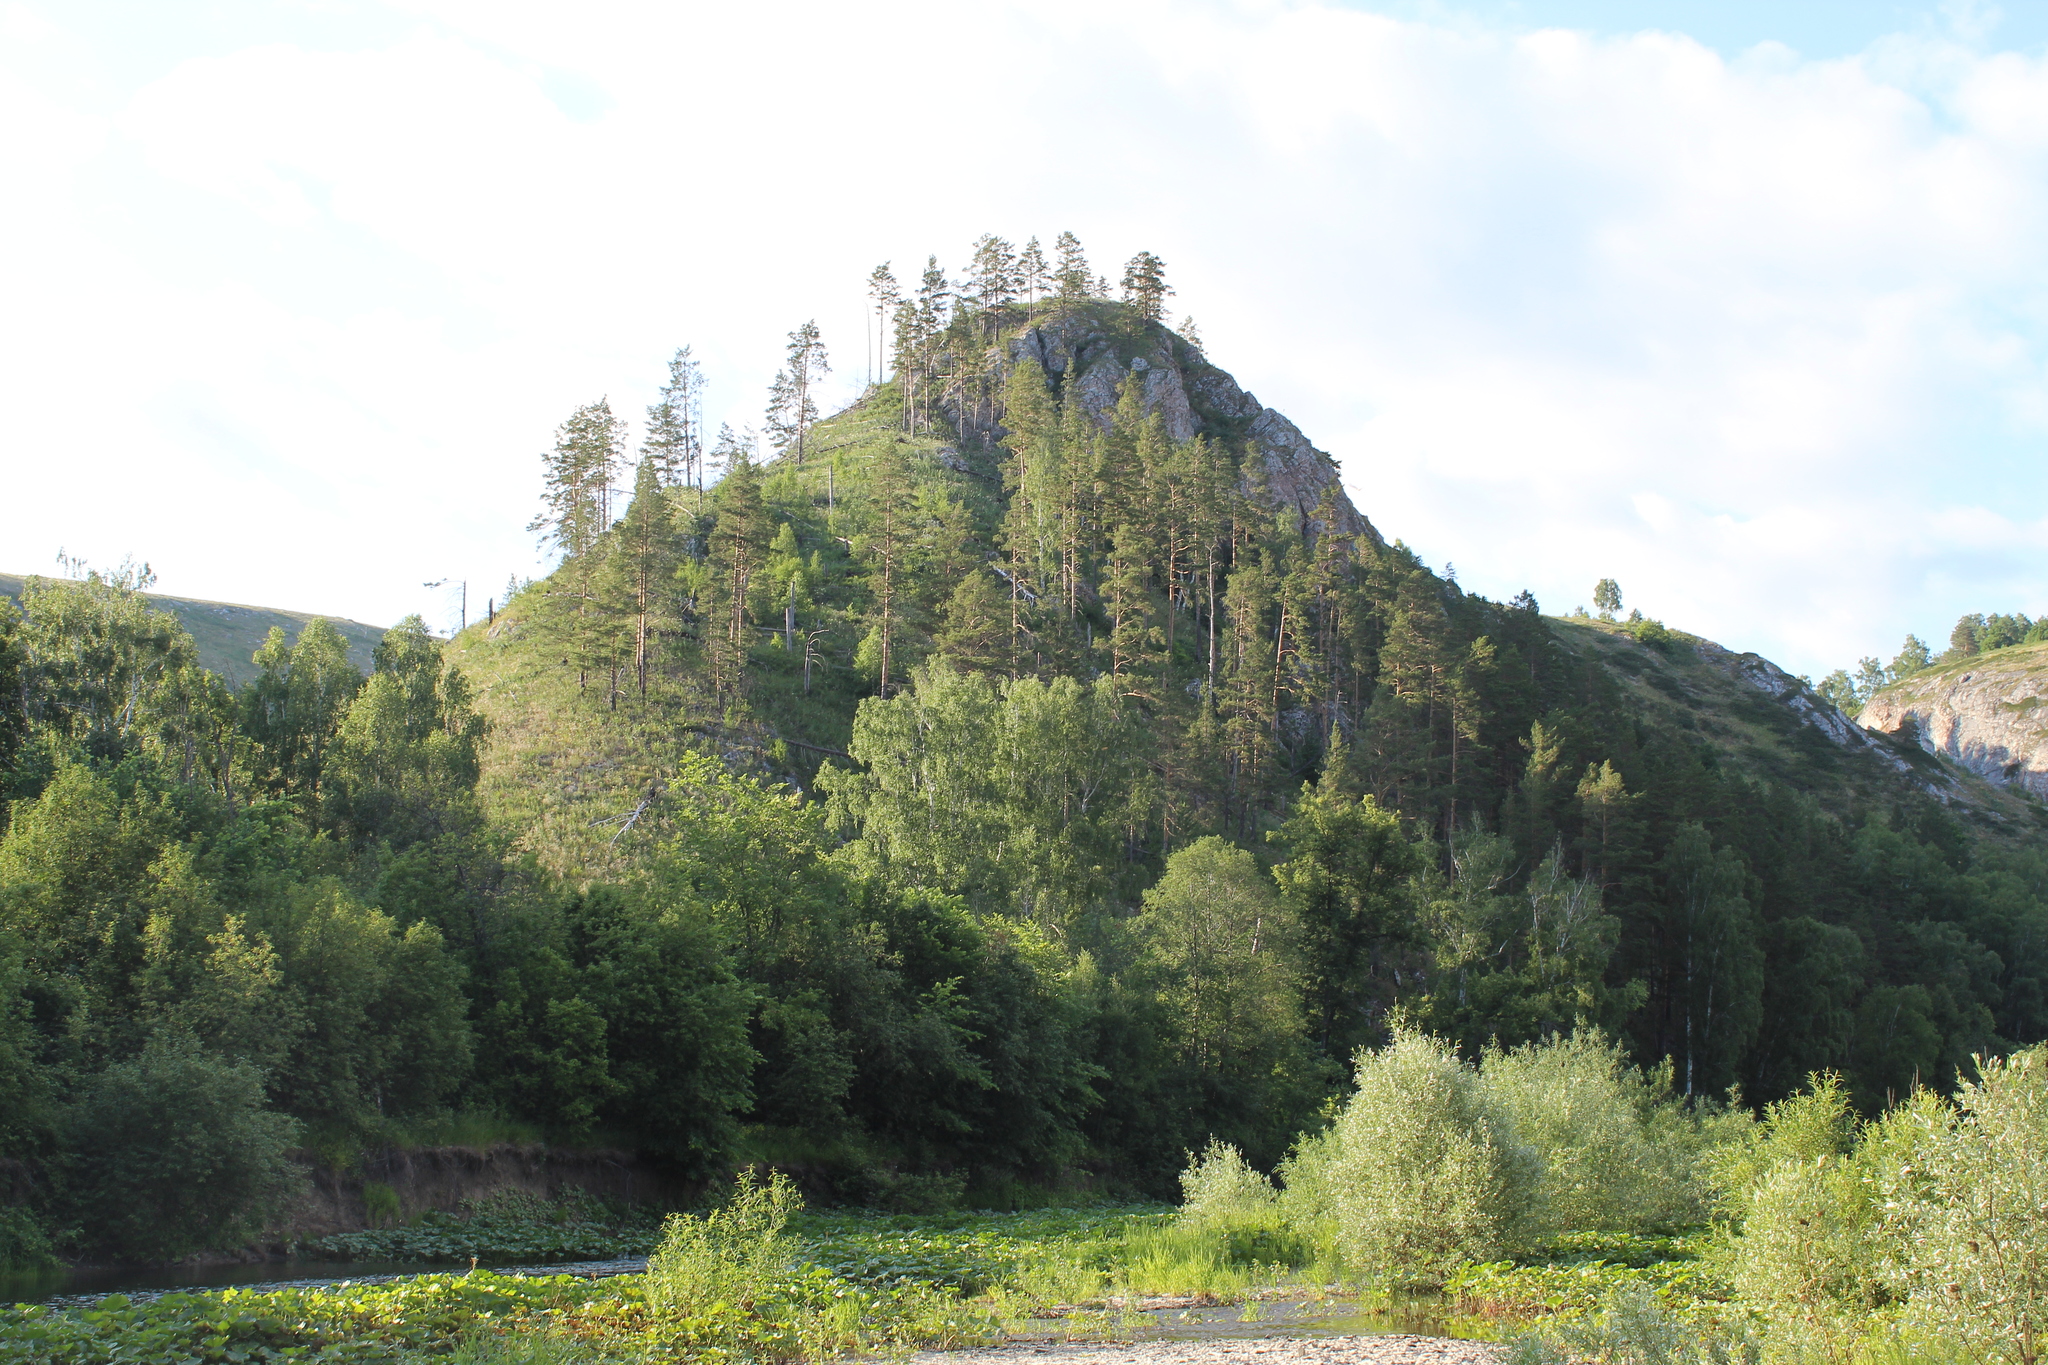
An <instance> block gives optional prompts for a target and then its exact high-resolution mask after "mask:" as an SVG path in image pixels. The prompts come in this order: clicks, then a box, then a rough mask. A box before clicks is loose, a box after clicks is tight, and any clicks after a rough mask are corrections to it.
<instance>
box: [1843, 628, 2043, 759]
mask: <svg viewBox="0 0 2048 1365" xmlns="http://www.w3.org/2000/svg"><path fill="white" fill-rule="evenodd" d="M1857 719H1858V720H1859V721H1861V722H1862V723H1863V725H1864V726H1866V727H1867V728H1869V729H1872V730H1877V731H1881V732H1883V733H1885V734H1892V735H1900V736H1902V737H1910V738H1912V739H1913V740H1915V741H1917V742H1918V743H1919V745H1920V747H1921V748H1923V749H1925V750H1926V751H1927V752H1929V753H1931V754H1940V755H1942V756H1943V757H1946V758H1948V759H1950V760H1951V761H1953V762H1954V763H1956V764H1957V765H1958V766H1960V767H1963V768H1966V769H1968V770H1969V771H1971V772H1973V773H1976V774H1977V775H1978V776H1980V777H1983V778H1985V779H1986V780H1988V781H1991V782H1996V783H2000V784H2003V785H2007V786H2013V787H2019V788H2022V789H2023V790H2026V791H2029V792H2032V793H2033V794H2034V795H2036V796H2044V797H2048V645H2022V646H2019V647H2016V648H2013V649H2001V650H1998V651H1996V652H1994V653H1992V654H1988V655H1984V656H1982V657H1980V658H1977V659H1966V660H1963V661H1961V662H1959V663H1953V664H1947V665H1944V666H1942V667H1940V668H1934V669H1929V670H1928V671H1926V672H1924V673H1916V674H1914V675H1913V676H1912V677H1910V678H1907V679H1905V680H1903V681H1901V682H1897V683H1893V684H1892V685H1891V686H1890V687H1887V688H1885V689H1884V690H1882V691H1881V692H1879V693H1878V694H1877V695H1876V696H1874V697H1872V698H1871V699H1870V701H1869V702H1868V703H1867V704H1866V705H1865V706H1864V708H1863V711H1862V713H1861V714H1860V715H1859V716H1858V717H1857Z"/></svg>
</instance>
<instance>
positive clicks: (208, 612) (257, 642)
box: [0, 573, 384, 682]
mask: <svg viewBox="0 0 2048 1365" xmlns="http://www.w3.org/2000/svg"><path fill="white" fill-rule="evenodd" d="M21 581H22V575H20V574H6V573H0V597H6V598H8V599H9V600H11V601H12V602H14V604H15V605H16V606H19V605H20V604H21ZM144 596H145V597H147V598H148V599H149V602H150V604H151V605H152V606H154V607H156V609H157V610H159V611H167V612H170V613H171V614H172V615H173V616H175V617H177V618H178V623H179V624H180V625H182V626H184V628H185V629H186V631H187V632H188V633H189V634H190V635H191V636H192V642H193V643H194V644H195V645H197V646H198V647H199V664H200V667H202V668H206V669H210V670H212V671H213V672H215V673H218V674H220V675H221V676H222V677H223V678H227V679H229V680H230V681H232V682H243V681H246V680H247V679H248V678H249V677H250V676H252V669H251V666H250V663H249V656H250V655H252V654H254V653H255V652H256V651H257V650H258V649H259V648H261V647H262V644H263V641H264V639H265V638H266V637H268V636H269V634H270V631H271V628H272V627H276V628H278V629H280V630H282V631H284V632H285V634H287V635H290V636H294V637H296V636H297V635H298V633H299V632H300V631H301V630H302V629H304V628H305V625H306V623H307V622H308V621H311V620H313V619H315V616H316V613H313V612H305V611H285V610H282V609H280V608H277V607H250V606H244V605H242V604H241V603H239V602H206V601H201V600H200V599H198V598H192V597H167V596H165V595H164V594H162V593H146V594H144ZM324 619H326V620H328V621H331V622H332V623H333V625H334V628H335V629H336V630H337V631H339V632H340V633H341V636H342V638H343V639H345V640H347V641H348V657H349V662H351V663H353V664H354V665H355V666H356V667H357V668H360V669H363V670H365V671H367V670H368V669H369V667H370V652H371V651H372V650H374V649H375V648H376V647H377V641H379V640H381V639H383V638H384V628H383V627H382V626H366V625H364V624H363V623H362V622H360V621H349V620H345V619H343V618H341V617H338V616H329V617H326V618H324Z"/></svg>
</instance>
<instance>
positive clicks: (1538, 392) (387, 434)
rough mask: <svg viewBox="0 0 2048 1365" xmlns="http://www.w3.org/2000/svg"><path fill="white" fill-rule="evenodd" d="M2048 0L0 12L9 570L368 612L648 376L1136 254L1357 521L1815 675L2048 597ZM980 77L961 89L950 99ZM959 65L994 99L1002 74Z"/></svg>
mask: <svg viewBox="0 0 2048 1365" xmlns="http://www.w3.org/2000/svg"><path fill="white" fill-rule="evenodd" d="M2044 52H2048V4H2028V5H2018V4H2009V5H2006V6H2004V7H2002V8H1993V7H1991V6H1987V5H1981V4H1979V5H1959V4H1948V5H1917V4H1887V3H1883V2H1882V0H1879V2H1878V3H1871V4H1840V3H1829V2H1828V0H1807V3H1801V4H1780V5H1760V4H1741V3H1734V4H1730V3H1721V4H1694V3H1670V4H1657V3H1642V4H1632V5H1624V4H1613V3H1609V4H1596V3H1570V2H1568V0H1558V2H1557V3H1532V2H1530V0H1475V2H1474V3H1467V4H1443V3H1424V2H1423V0H1415V2H1414V3H1393V2H1391V0H1389V2H1387V3H1377V4H1363V3H1338V2H1337V0H1241V3H1231V2H1230V0H1200V2H1198V3H1197V2H1193V0H1190V2H1188V3H1173V2H1170V0H1106V2H1105V3H1101V4H1096V5H1091V6H1087V7H1053V6H1044V5H1021V4H1020V5H1004V4H988V5H977V6H958V5H948V4H940V3H936V2H935V0H929V2H928V0H898V2H892V3H884V4H877V5H869V6H860V7H850V6H844V5H829V4H817V5H811V4H788V5H756V6H729V5H727V6H713V5H675V4H659V5H652V4H637V3H629V2H627V0H592V3H587V4H581V5H577V6H561V5H550V4H539V3H529V4H521V3H510V2H509V0H387V2H384V3H341V2H340V0H296V2H293V0H286V2H284V3H278V2H277V0H270V2H268V3H253V2H252V3H232V2H229V0H214V2H213V3H201V4H193V5H179V6H166V5H161V4H150V3H93V0H63V2H62V3H54V2H53V0H0V176H4V177H5V178H6V180H5V183H7V184H8V186H9V190H10V202H11V205H12V206H14V211H13V212H10V213H9V214H8V215H6V216H4V217H0V259H5V260H6V261H8V262H9V265H8V267H7V269H6V272H5V273H4V275H0V307H4V308H5V309H6V312H7V315H8V317H9V320H10V325H9V327H8V328H6V329H0V402H4V403H5V404H6V409H7V411H8V413H9V436H8V445H7V450H8V458H7V474H8V485H7V486H8V488H9V493H10V496H8V497H6V498H4V499H0V569H8V570H12V571H23V570H27V571H37V570H42V569H47V568H49V567H51V566H52V563H53V560H54V556H55V555H56V553H57V551H58V550H59V549H60V548H62V549H65V550H68V551H69V552H71V553H73V554H82V555H85V556H87V557H88V558H90V559H92V560H94V561H95V562H111V561H114V560H118V559H119V558H120V557H121V556H122V555H123V554H124V553H130V552H132V553H134V554H135V555H137V556H138V557H144V558H147V559H149V560H150V561H151V562H152V563H153V564H154V565H155V566H156V568H157V569H158V572H159V573H160V575H161V586H162V588H163V589H164V590H166V591H171V592H178V593H185V594H190V595H194V596H202V597H216V598H226V599H231V600H242V601H257V602H262V603H268V604H275V605H281V606H290V607H297V608H304V609H312V610H323V611H331V612H335V613H338V614H343V615H348V616H353V617H357V618H360V619H364V620H370V621H376V622H389V621H391V620H393V619H395V618H396V617H397V616H399V615H401V614H403V613H404V612H407V611H413V610H422V611H425V612H427V613H428V614H429V615H430V617H433V618H435V619H436V620H437V621H439V622H442V623H445V619H446V618H445V613H446V611H447V602H446V599H445V597H443V596H442V595H440V594H438V593H433V592H429V591H428V590H426V589H424V588H423V587H422V586H421V584H423V583H425V582H429V581H434V580H439V579H444V578H454V579H462V578H467V579H469V580H470V582H471V585H472V586H471V596H472V600H481V599H482V598H485V597H488V596H489V595H490V594H491V593H492V592H493V591H495V589H496V587H497V586H498V585H499V584H502V582H503V581H504V579H505V577H506V575H507V574H508V573H519V574H530V573H534V572H537V571H538V570H539V569H540V567H541V565H540V564H539V563H538V562H537V557H536V552H535V549H534V547H533V545H532V542H531V538H530V537H529V536H528V535H527V534H526V533H525V532H524V530H523V529H522V528H523V527H524V525H525V524H526V522H527V520H528V519H529V518H530V516H531V515H532V510H533V506H534V503H535V498H536V494H537V492H538V486H539V466H538V458H537V456H538V453H539V452H540V451H541V450H542V449H543V448H545V447H546V446H547V445H548V443H549V441H550V439H551V433H552V430H553V427H554V426H555V424H556V423H558V422H559V421H560V420H561V419H562V418H563V417H565V416H566V415H567V414H568V412H569V411H570V410H571V409H572V408H574V407H575V406H576V405H577V404H579V403H583V402H587V401H590V400H592V399H594V398H597V397H599V396H601V395H602V396H608V397H609V398H610V399H611V401H612V402H613V404H614V406H615V407H616V408H618V409H619V410H621V411H622V412H624V413H625V414H627V415H628V416H630V417H632V418H634V419H636V420H637V419H638V417H639V416H640V414H641V411H642V409H643V408H644V406H645V405H646V403H647V402H648V401H650V399H651V398H652V394H653V390H654V388H655V386H656V385H657V384H658V382H659V380H660V378H661V375H662V371H663V365H664V362H665V360H666V357H667V355H668V354H669V352H670V351H672V350H673V349H674V348H675V347H676V346H678V345H681V344H684V343H689V344H691V345H692V346H694V348H695V349H696V351H697V353H698V354H699V355H701V356H703V357H704V358H705V360H706V363H707V368H708V371H709V374H710V377H711V381H712V386H713V387H712V394H711V401H712V407H713V410H714V414H715V416H717V417H722V418H726V419H729V420H731V421H732V422H733V423H734V424H735V425H740V424H743V423H749V422H758V420H759V413H760V409H761V405H762V399H763V395H764V393H765V389H766V386H767V382H768V379H769V377H770V376H771V375H772V373H773V371H774V368H775V365H776V363H777V359H778V355H779V351H780V347H781V343H782V339H783V337H784V335H785V334H786V333H787V332H788V331H789V330H790V329H791V328H793V327H794V326H796V325H797V324H798V323H800V322H802V321H804V320H805V319H807V318H816V319H817V320H818V322H819V323H820V325H821V326H822V327H823V328H824V330H825V334H826V339H827V341H828V342H829V343H830V344H831V345H832V347H833V351H834V356H835V362H836V375H835V379H836V381H837V382H838V383H839V384H840V386H841V391H842V393H844V394H849V395H850V394H851V393H852V392H854V391H855V390H856V389H857V388H858V385H859V382H860V380H861V378H862V376H863V372H864V370H865V368H866V359H865V354H864V351H863V340H862V336H863V333H862V320H863V313H862V302H861V291H862V282H863V281H864V279H865V277H866V275H867V272H868V270H869V268H871V267H872V266H873V265H874V264H875V263H876V262H878V261H882V260H890V261H893V262H894V263H895V265H896V267H897V269H898V270H899V272H914V271H915V270H916V269H917V268H918V266H920V265H921V263H922V262H923V260H924V257H925V255H926V253H928V252H936V253H938V255H939V256H940V258H941V261H942V263H943V264H946V265H948V266H951V267H954V268H956V269H957V268H958V267H959V266H960V265H961V264H962V262H963V261H964V258H965V255H966V252H967V248H968V245H969V243H971V241H972V240H973V239H974V237H975V236H977V235H978V234H980V233H982V232H985V231H995V232H1000V233H1003V234H1005V235H1007V236H1010V237H1013V238H1016V239H1019V240H1021V239H1022V238H1024V237H1026V236H1028V235H1032V234H1036V235H1038V236H1040V237H1041V238H1044V239H1047V240H1050V238H1051V237H1052V236H1054V235H1056V234H1057V233H1058V232H1060V231H1061V230H1063V229H1071V230H1073V231H1075V232H1076V233H1077V234H1078V235H1079V236H1080V237H1081V239H1082V240H1083V242H1084V243H1085V244H1086V245H1087V246H1088V247H1089V249H1090V251H1091V253H1092V254H1093V256H1094V257H1095V261H1096V264H1097V266H1098V268H1100V269H1102V270H1103V271H1104V273H1108V274H1111V275H1114V274H1115V273H1116V267H1117V265H1118V263H1120V262H1121V261H1122V260H1123V259H1125V258H1126V257H1128V256H1129V255H1131V254H1132V253H1134V252H1135V251H1137V250H1139V249H1141V248H1142V249H1150V250H1153V251H1156V252H1158V253H1159V254H1160V255H1162V256H1163V257H1165V258H1166V260H1167V263H1168V269H1169V277H1170V279H1171V280H1172V282H1173V283H1174V284H1175V286H1176V287H1177V289H1178V291H1179V292H1178V294H1177V295H1176V297H1175V298H1174V300H1173V303H1174V304H1175V305H1176V306H1177V307H1178V308H1179V309H1181V310H1184V312H1185V313H1187V314H1191V315H1193V316H1194V317H1195V318H1196V319H1197V320H1198V321H1199V323H1200V326H1201V330H1202V333H1203V335H1204V337H1205V338H1206V340H1207V342H1208V344H1209V349H1210V351H1211V354H1212V355H1213V356H1214V358H1215V359H1216V360H1218V361H1219V363H1221V364H1223V365H1225V366H1226V367H1227V368H1229V369H1231V370H1232V371H1233V372H1234V373H1235V374H1236V375H1237V376H1238V378H1239V379H1240V381H1241V382H1243V383H1244V384H1245V385H1246V386H1247V387H1248V388H1250V389H1251V390H1252V391H1253V392H1255V393H1256V394H1257V395H1258V396H1259V397H1260V398H1261V399H1262V400H1263V401H1266V402H1268V403H1271V404H1273V405H1274V406H1277V407H1279V408H1280V409H1282V410H1283V411H1285V412H1287V413H1288V414H1289V415H1290V416H1292V417H1293V418H1294V419H1295V420H1296V421H1297V422H1298V423H1299V424H1300V425H1301V426H1302V428H1303V429H1304V430H1305V431H1307V432H1308V434H1309V435H1310V436H1311V438H1312V439H1314V440H1316V441H1317V442H1318V444H1320V445H1322V446H1323V447H1324V448H1326V449H1328V450H1330V451H1331V452H1332V453H1333V454H1334V455H1336V456H1337V457H1338V459H1339V460H1340V462H1341V463H1342V465H1343V468H1344V471H1345V477H1346V481H1347V484H1348V485H1349V487H1350V488H1351V491H1352V493H1353V496H1354V498H1355V499H1356V500H1357V502H1358V503H1359V505H1360V507H1361V508H1362V509H1363V510H1364V511H1365V512H1366V513H1367V515H1369V516H1370V517H1372V518H1373V520H1374V521H1375V523H1376V524H1378V525H1379V526H1380V527H1381V528H1382V529H1383V530H1384V531H1385V532H1386V533H1387V534H1388V535H1389V536H1393V537H1399V538H1402V539H1404V540H1406V541H1407V542H1408V543H1409V544H1411V545H1413V546H1415V547H1416V548H1417V549H1418V550H1419V551H1421V552H1422V553H1423V554H1424V555H1425V556H1426V557H1427V558H1428V559H1430V560H1431V561H1432V562H1434V563H1437V564H1440V565H1441V564H1447V563H1454V564H1455V565H1456V567H1457V571H1458V575H1459V578H1460V580H1461V581H1462V582H1463V583H1464V584H1465V585H1466V586H1467V587H1468V588H1471V589H1474V590H1477V591H1482V592H1485V593H1488V594H1490V595H1495V596H1500V597H1505V596H1508V595H1511V594H1513V593H1514V592H1516V591H1519V590H1521V589H1523V588H1525V587H1526V588H1529V589H1531V590H1533V591H1534V592H1535V593H1536V594H1537V596H1538V598H1539V599H1540V600H1541V601H1542V602H1543V603H1544V604H1545V606H1546V608H1548V609H1552V610H1565V609H1568V608H1570V607H1571V606H1573V605H1575V604H1576V603H1579V602H1582V601H1584V600H1586V599H1587V598H1588V597H1589V596H1590V594H1591V585H1592V583H1593V581H1594V580H1595V579H1596V578H1599V577H1603V576H1613V577H1616V578H1618V579H1619V580H1620V581H1621V582H1622V584H1623V587H1624V590H1625V591H1626V592H1627V595H1628V597H1629V600H1630V603H1631V605H1639V606H1641V607H1642V609H1643V610H1645V611H1646V612H1649V613H1650V614H1652V615H1656V616H1659V617H1662V618H1664V619H1666V620H1668V621H1670V622H1672V623H1673V624H1675V625H1680V626H1683V627H1685V628H1687V629H1691V630H1695V631H1698V632H1700V633H1702V634H1705V635H1709V636H1712V637H1714V638H1717V639H1720V640H1722V641H1723V642H1725V643H1727V644H1729V645H1731V646H1735V647H1738V648H1745V649H1755V650H1758V651H1760V652H1762V653H1765V654H1768V655H1770V656H1771V657H1773V658H1776V659H1778V660H1779V661H1781V662H1783V663H1785V664H1786V665H1788V666H1789V667H1792V668H1794V669H1795V670H1798V671H1803V672H1808V673H1812V674H1815V675H1818V674H1819V673H1821V672H1824V671H1826V670H1827V669H1828V668H1830V667H1833V666H1835V665H1837V664H1845V663H1852V662H1853V661H1854V660H1855V659H1856V658H1857V657H1858V656H1860V655H1863V654H1878V655H1881V656H1883V657H1889V656H1890V655H1891V653H1892V652H1894V651H1895V650H1896V648H1897V646H1898V643H1899V641H1900V639H1901V638H1902V637H1903V636H1904V635H1905V633H1906V632H1907V631H1909V630H1911V631H1916V632H1918V633H1920V634H1921V635H1923V636H1925V637H1927V638H1930V639H1935V640H1936V641H1937V643H1938V642H1939V639H1941V638H1945V636H1946V633H1947V629H1948V626H1949V625H1950V624H1951V623H1952V622H1953V621H1954V619H1955V617H1956V615H1958V614H1959V613H1960V612H1963V611H1970V610H2024V611H2027V612H2029V613H2033V614H2040V613H2042V612H2048V460H2044V459H2043V455H2044V454H2048V450H2044V445H2048V61H2044ZM990 73H994V75H991V74H990ZM998 77H999V79H998Z"/></svg>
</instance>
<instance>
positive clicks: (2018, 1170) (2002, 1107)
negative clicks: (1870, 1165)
mask: <svg viewBox="0 0 2048 1365" xmlns="http://www.w3.org/2000/svg"><path fill="white" fill-rule="evenodd" d="M1977 1071H1978V1075H1977V1079H1975V1080H1973V1081H1967V1082H1965V1083H1964V1085H1963V1087H1962V1089H1961V1092H1960V1094H1958V1096H1957V1103H1956V1105H1955V1107H1954V1108H1953V1109H1952V1110H1950V1109H1947V1108H1946V1107H1944V1106H1940V1105H1937V1104H1923V1105H1920V1106H1919V1107H1917V1108H1910V1107H1909V1108H1907V1109H1905V1110H1904V1111H1903V1112H1901V1113H1900V1114H1899V1117H1898V1119H1897V1121H1896V1124H1895V1126H1896V1127H1897V1128H1898V1129H1900V1130H1903V1131H1901V1132H1900V1133H1899V1134H1898V1135H1897V1136H1895V1137H1894V1139H1893V1141H1892V1142H1891V1143H1890V1144H1889V1146H1890V1147H1891V1149H1892V1150H1893V1151H1907V1152H1910V1154H1911V1156H1910V1159H1909V1160H1904V1161H1893V1162H1891V1163H1890V1165H1891V1169H1890V1170H1889V1171H1887V1172H1884V1179H1883V1185H1884V1187H1885V1193H1886V1195H1887V1200H1886V1202H1887V1204H1888V1205H1889V1206H1890V1208H1889V1212H1890V1215H1891V1216H1890V1217H1889V1219H1888V1220H1887V1222H1888V1227H1887V1230H1888V1231H1889V1232H1890V1233H1891V1234H1892V1246H1893V1250H1894V1253H1895V1266H1896V1272H1897V1275H1898V1281H1899V1284H1900V1286H1901V1287H1902V1288H1903V1289H1905V1290H1906V1291H1907V1293H1908V1296H1909V1297H1908V1299H1907V1317H1908V1318H1909V1319H1910V1320H1911V1321H1913V1322H1914V1323H1916V1324H1917V1325H1919V1326H1921V1327H1923V1328H1925V1329H1928V1330H1931V1331H1933V1332H1936V1333H1939V1334H1941V1335H1943V1336H1945V1337H1948V1338H1949V1339H1951V1340H1953V1341H1955V1342H1956V1343H1958V1344H1959V1345H1961V1346H1963V1347H1964V1348H1965V1349H1967V1350H1969V1351H1971V1352H1973V1353H1975V1354H1976V1355H1978V1356H1979V1357H1980V1358H1984V1359H1992V1360H2009V1361H2017V1362H2019V1363H2020V1365H2035V1362H2037V1361H2040V1360H2042V1359H2043V1358H2044V1357H2048V1047H2043V1046H2036V1047H2032V1048H2028V1049H2027V1050H2026V1051H2024V1052H2019V1053H2016V1054H2014V1055H2013V1056H2012V1057H2010V1058H2006V1059H2004V1060H2000V1059H1998V1058H1990V1059H1985V1058H1978V1059H1977Z"/></svg>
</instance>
